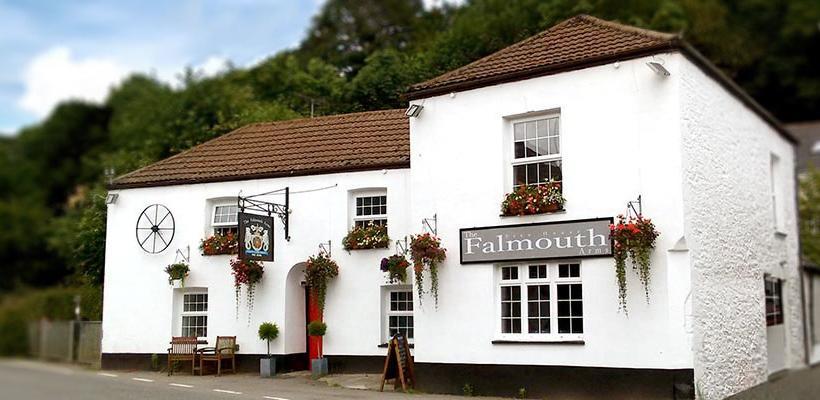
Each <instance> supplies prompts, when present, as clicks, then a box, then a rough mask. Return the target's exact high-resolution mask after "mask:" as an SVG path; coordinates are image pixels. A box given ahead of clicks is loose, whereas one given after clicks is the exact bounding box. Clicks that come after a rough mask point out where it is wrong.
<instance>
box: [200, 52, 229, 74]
mask: <svg viewBox="0 0 820 400" xmlns="http://www.w3.org/2000/svg"><path fill="white" fill-rule="evenodd" d="M229 62H230V61H229V60H228V59H227V58H225V57H218V56H210V57H208V59H206V60H205V61H204V62H203V63H202V64H199V65H197V66H196V67H194V70H195V71H197V72H199V73H200V74H202V75H204V76H214V75H217V74H219V73H220V72H225V71H227V70H228V65H229Z"/></svg>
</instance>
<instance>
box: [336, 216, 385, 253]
mask: <svg viewBox="0 0 820 400" xmlns="http://www.w3.org/2000/svg"><path fill="white" fill-rule="evenodd" d="M342 246H343V247H344V249H345V250H346V251H350V250H363V249H386V248H387V247H389V246H390V237H388V236H387V226H386V225H376V224H373V223H369V224H367V225H365V226H354V227H353V229H351V230H350V232H348V233H347V236H345V237H344V239H342Z"/></svg>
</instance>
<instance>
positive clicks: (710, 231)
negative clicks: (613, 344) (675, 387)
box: [672, 57, 804, 399]
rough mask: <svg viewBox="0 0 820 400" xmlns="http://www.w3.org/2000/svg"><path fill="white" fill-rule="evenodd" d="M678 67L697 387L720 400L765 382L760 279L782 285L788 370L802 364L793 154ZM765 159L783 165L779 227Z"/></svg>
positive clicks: (710, 83)
mask: <svg viewBox="0 0 820 400" xmlns="http://www.w3.org/2000/svg"><path fill="white" fill-rule="evenodd" d="M678 58H680V57H678ZM678 65H679V67H678V68H677V70H676V71H673V72H672V73H673V76H674V75H677V76H680V77H681V78H680V79H681V91H680V96H681V100H680V114H681V121H680V128H679V129H680V130H681V132H682V135H683V142H682V143H683V166H684V168H683V193H684V211H685V216H686V238H687V240H688V243H689V246H690V249H691V250H690V251H691V258H692V285H693V286H694V288H695V292H694V298H693V311H694V316H695V319H694V356H695V381H696V383H697V384H699V385H701V386H702V391H703V394H704V396H705V398H707V399H720V398H723V397H726V396H728V395H730V394H732V393H735V392H738V391H740V390H743V389H745V388H748V387H750V386H753V385H755V384H758V383H761V382H763V381H765V380H766V378H767V374H768V371H767V364H768V363H767V359H768V358H769V357H768V356H767V345H766V342H767V336H766V323H765V314H764V312H765V302H764V289H763V275H764V273H769V274H771V275H773V276H775V277H779V278H782V279H784V282H783V296H784V299H783V306H784V308H785V326H784V328H785V329H783V332H782V334H783V336H784V338H783V339H784V340H785V347H786V349H785V365H786V366H787V367H790V368H795V367H799V366H801V365H804V360H803V358H804V357H803V354H804V350H803V348H804V347H803V325H802V322H801V321H802V316H801V300H800V280H799V272H798V253H797V226H796V211H795V192H794V190H795V186H794V179H795V178H794V148H793V147H792V146H791V145H790V144H789V143H788V142H787V141H786V140H785V139H783V138H782V137H781V136H780V135H778V134H777V132H776V131H775V130H773V129H772V128H771V126H769V125H768V124H766V123H765V122H764V121H763V120H762V119H761V118H760V117H759V116H758V115H757V114H755V113H753V112H752V111H751V110H749V109H748V108H747V107H746V106H744V105H743V104H742V103H741V102H740V101H739V100H738V99H736V98H735V97H733V96H732V95H730V94H729V93H728V92H726V91H725V90H724V89H723V88H722V87H721V86H720V85H719V84H718V83H717V82H716V81H714V80H712V79H711V78H710V77H708V76H706V75H705V74H704V73H703V71H701V70H700V69H699V68H698V67H696V66H695V65H694V64H692V63H690V62H689V61H680V62H679V63H678ZM772 154H774V155H776V156H777V157H778V158H779V160H780V161H779V163H780V164H781V165H780V170H779V175H780V176H778V179H777V182H778V185H777V187H776V188H775V190H777V191H779V192H780V198H782V199H783V201H782V202H781V204H779V205H778V210H777V214H778V215H779V216H780V217H781V219H780V222H779V223H778V224H775V221H774V213H773V207H772V188H771V184H770V159H771V155H772ZM776 225H777V227H776ZM776 231H779V232H780V233H776ZM769 341H770V342H775V341H780V339H779V338H769ZM772 357H774V355H772Z"/></svg>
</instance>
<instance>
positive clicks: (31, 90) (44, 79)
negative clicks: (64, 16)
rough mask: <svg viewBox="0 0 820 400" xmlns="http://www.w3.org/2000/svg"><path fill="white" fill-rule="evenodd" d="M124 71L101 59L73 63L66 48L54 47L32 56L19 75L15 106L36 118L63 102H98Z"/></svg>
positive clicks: (121, 76)
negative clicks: (19, 92) (20, 83)
mask: <svg viewBox="0 0 820 400" xmlns="http://www.w3.org/2000/svg"><path fill="white" fill-rule="evenodd" d="M127 74H128V69H127V68H125V67H123V66H122V65H120V64H118V63H117V62H115V61H113V60H109V59H104V58H86V59H75V58H73V57H72V54H71V50H70V49H68V48H67V47H54V48H51V49H49V50H46V51H45V52H42V53H40V54H38V55H37V56H35V57H34V58H33V59H32V60H31V62H29V63H28V65H26V67H25V70H24V73H23V86H24V91H23V95H22V96H21V97H20V99H19V101H18V105H19V106H20V107H21V108H22V109H24V110H26V111H29V112H31V113H33V114H35V115H37V116H39V117H44V116H46V115H47V114H48V113H49V112H51V109H52V108H54V106H55V105H56V104H57V103H59V102H60V101H63V100H68V99H80V100H86V101H94V102H100V101H102V100H104V99H105V97H106V95H108V91H109V89H110V88H111V86H113V85H115V84H117V83H118V82H120V81H121V80H122V79H123V78H124V77H125V76H126V75H127Z"/></svg>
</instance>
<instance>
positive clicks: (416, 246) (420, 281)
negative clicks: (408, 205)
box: [410, 233, 447, 307]
mask: <svg viewBox="0 0 820 400" xmlns="http://www.w3.org/2000/svg"><path fill="white" fill-rule="evenodd" d="M410 258H411V259H412V260H413V270H414V272H415V274H416V291H417V292H418V294H419V296H418V297H419V304H421V299H422V296H423V295H424V269H425V268H426V269H428V270H429V271H430V291H431V292H432V293H433V298H434V299H435V301H436V307H438V265H439V264H441V263H442V262H444V259H445V258H447V250H446V249H443V248H441V239H439V238H438V237H436V236H433V235H431V234H429V233H422V234H420V235H413V236H412V237H411V238H410Z"/></svg>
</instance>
